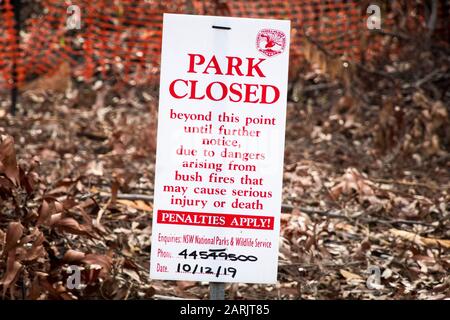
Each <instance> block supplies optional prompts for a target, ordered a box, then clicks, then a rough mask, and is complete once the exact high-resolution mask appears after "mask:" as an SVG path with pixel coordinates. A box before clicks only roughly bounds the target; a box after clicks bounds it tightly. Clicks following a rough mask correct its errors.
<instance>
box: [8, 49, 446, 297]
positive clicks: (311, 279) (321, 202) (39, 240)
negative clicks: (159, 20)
mask: <svg viewBox="0 0 450 320" xmlns="http://www.w3.org/2000/svg"><path fill="white" fill-rule="evenodd" d="M446 50H448V49H446ZM407 53H408V52H406V53H405V54H407ZM447 53H448V51H444V53H443V52H441V51H439V50H438V51H433V50H431V51H425V52H424V53H423V55H424V57H423V59H422V60H421V61H425V60H426V61H429V62H427V63H422V62H417V59H416V60H414V61H416V62H412V61H411V60H408V59H406V58H405V59H403V60H402V57H401V56H400V57H397V58H396V62H395V63H394V62H393V63H391V64H389V65H385V66H384V69H383V70H384V71H383V72H371V71H370V70H360V71H358V72H355V75H357V76H359V78H353V79H352V81H353V83H354V84H355V86H356V85H358V86H359V89H360V91H359V93H358V92H356V93H355V94H352V95H350V94H349V92H348V91H347V89H348V88H346V87H345V86H342V85H341V84H340V83H339V79H337V80H336V79H332V78H329V77H327V76H325V75H324V74H326V73H324V72H321V71H320V70H319V69H320V68H317V69H315V68H314V61H311V62H310V63H311V64H312V66H311V65H309V66H308V70H309V71H308V72H303V71H302V72H301V77H300V78H298V79H297V80H295V81H292V83H291V85H290V100H291V101H290V102H289V104H288V120H287V131H286V151H285V165H284V168H285V171H284V188H283V199H284V200H283V201H284V203H283V209H282V211H283V213H282V215H281V219H282V225H281V235H280V254H279V275H278V279H279V282H278V283H277V284H276V285H251V284H230V285H228V286H227V298H229V299H335V298H337V299H342V298H354V299H361V298H370V299H386V298H388V299H445V298H450V274H449V270H450V204H449V199H450V195H449V187H450V184H449V181H450V179H449V168H450V157H449V151H450V147H449V141H450V133H449V115H448V113H449V100H450V93H449V91H448V88H449V87H450V86H449V81H450V79H449V78H450V77H449V65H450V61H449V60H448V55H447ZM427 55H428V56H427ZM425 57H428V58H427V59H425ZM324 59H325V58H324ZM405 61H406V62H405ZM316 62H317V61H316ZM319 62H320V61H319ZM414 63H417V64H418V65H415V64H414ZM319 64H320V63H319ZM438 66H439V67H438ZM399 70H400V71H399ZM430 74H431V76H430ZM358 79H359V80H358ZM361 79H364V80H365V81H362V80H361ZM358 81H359V82H358ZM365 86H367V87H365ZM156 92H157V88H156V87H152V86H145V87H144V86H143V87H132V88H127V90H119V89H115V88H113V87H111V86H110V85H109V84H108V83H102V82H97V83H94V84H91V85H86V84H81V83H77V82H76V81H75V80H73V81H72V87H71V88H68V89H67V90H66V91H65V93H64V94H56V93H50V94H43V93H42V92H33V93H30V94H28V95H24V96H23V97H22V103H21V105H22V106H21V109H20V110H19V114H18V115H16V116H14V117H13V116H11V115H8V114H6V113H5V112H3V113H2V114H0V135H1V139H0V141H1V142H0V254H1V256H0V289H1V292H0V293H1V294H2V297H3V298H5V299H139V298H145V299H170V298H174V297H178V298H191V299H205V298H207V297H208V286H207V284H206V283H194V282H185V281H177V282H176V281H150V280H149V279H148V270H149V260H150V257H149V254H150V246H151V232H152V230H151V222H152V194H153V180H154V176H153V175H154V159H155V135H156V116H157V94H156ZM361 92H364V94H361ZM6 106H7V104H6V103H3V110H4V109H5V108H6ZM69 265H79V266H81V267H82V279H83V283H84V286H82V287H81V288H80V289H69V288H67V287H66V285H65V284H66V281H67V277H68V276H69V275H70V274H71V273H70V270H68V266H69ZM377 275H379V278H377ZM378 280H379V281H378Z"/></svg>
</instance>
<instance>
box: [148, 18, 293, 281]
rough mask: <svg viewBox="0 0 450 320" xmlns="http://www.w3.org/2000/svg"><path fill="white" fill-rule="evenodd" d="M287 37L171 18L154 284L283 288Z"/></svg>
mask: <svg viewBox="0 0 450 320" xmlns="http://www.w3.org/2000/svg"><path fill="white" fill-rule="evenodd" d="M289 34H290V22H289V21H284V20H263V19H245V18H228V17H212V16H193V15H177V14H165V15H164V24H163V44H162V57H161V83H160V100H159V115H158V142H157V153H156V158H157V159H156V173H155V175H156V177H155V191H154V192H155V202H154V212H153V228H152V233H153V234H152V252H151V264H150V276H151V278H153V279H167V280H193V281H211V282H249V283H275V282H276V280H277V265H278V239H279V229H280V212H281V189H282V176H283V155H284V134H285V122H286V101H287V79H288V57H289Z"/></svg>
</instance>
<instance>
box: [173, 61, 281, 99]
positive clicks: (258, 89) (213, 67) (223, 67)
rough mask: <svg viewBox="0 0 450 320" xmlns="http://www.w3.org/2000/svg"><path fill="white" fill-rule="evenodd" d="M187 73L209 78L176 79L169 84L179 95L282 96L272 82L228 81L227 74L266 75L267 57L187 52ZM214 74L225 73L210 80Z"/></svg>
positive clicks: (243, 97)
mask: <svg viewBox="0 0 450 320" xmlns="http://www.w3.org/2000/svg"><path fill="white" fill-rule="evenodd" d="M186 61H187V74H198V75H206V76H205V81H201V80H198V79H195V80H194V79H188V78H186V79H181V78H178V79H174V80H173V81H171V83H170V85H169V92H170V95H171V96H172V97H173V98H175V99H190V100H211V101H216V102H217V101H227V102H236V103H237V102H240V103H254V104H274V103H275V102H277V101H278V99H279V98H280V90H279V89H278V88H277V87H276V86H274V85H270V84H255V83H247V82H232V83H229V81H227V76H230V77H233V79H236V77H242V78H245V79H248V78H250V79H251V78H265V77H266V75H265V73H264V62H265V61H266V59H264V58H252V57H246V58H240V57H233V56H226V57H223V58H217V57H216V56H215V55H212V56H210V57H205V56H204V55H202V54H194V53H189V54H187V59H186ZM210 75H214V76H219V77H220V76H223V81H212V82H208V81H206V80H207V79H211V77H210Z"/></svg>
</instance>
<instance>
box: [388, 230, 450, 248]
mask: <svg viewBox="0 0 450 320" xmlns="http://www.w3.org/2000/svg"><path fill="white" fill-rule="evenodd" d="M389 231H390V232H391V233H392V234H393V235H395V236H398V237H400V238H403V239H406V240H408V241H411V242H414V243H417V244H419V245H424V246H442V247H444V248H450V240H443V239H436V238H425V237H422V236H419V235H418V234H415V233H412V232H409V231H405V230H398V229H393V228H392V229H389Z"/></svg>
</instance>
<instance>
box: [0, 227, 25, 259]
mask: <svg viewBox="0 0 450 320" xmlns="http://www.w3.org/2000/svg"><path fill="white" fill-rule="evenodd" d="M22 234H23V226H22V224H21V223H20V222H11V223H10V224H9V226H8V230H7V231H6V245H5V248H4V249H3V254H4V255H7V254H8V252H9V251H10V250H12V249H14V248H15V247H16V246H17V245H18V243H19V240H20V238H22Z"/></svg>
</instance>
